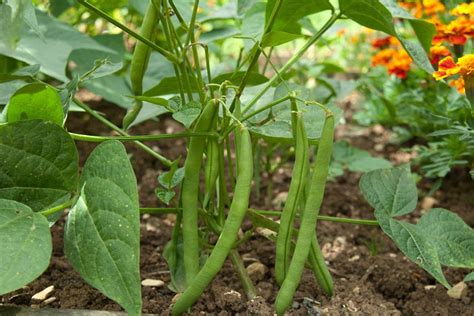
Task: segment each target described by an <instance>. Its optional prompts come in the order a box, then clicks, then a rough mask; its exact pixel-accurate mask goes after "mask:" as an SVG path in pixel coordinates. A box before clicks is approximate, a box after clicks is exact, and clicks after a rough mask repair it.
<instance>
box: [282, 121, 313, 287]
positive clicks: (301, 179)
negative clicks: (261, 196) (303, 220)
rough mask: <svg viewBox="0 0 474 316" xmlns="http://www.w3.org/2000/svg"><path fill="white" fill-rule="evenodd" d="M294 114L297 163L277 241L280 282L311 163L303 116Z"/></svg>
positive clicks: (284, 271) (288, 255)
mask: <svg viewBox="0 0 474 316" xmlns="http://www.w3.org/2000/svg"><path fill="white" fill-rule="evenodd" d="M294 116H295V119H294V120H293V122H292V123H293V124H294V126H293V129H294V134H295V138H296V146H295V148H296V154H295V164H294V168H293V173H292V175H291V178H292V179H291V183H290V189H289V191H288V198H287V199H286V203H285V207H284V208H283V213H282V216H281V218H280V228H279V230H278V235H277V241H276V256H275V277H276V280H277V282H278V283H279V284H282V283H283V281H284V279H285V275H286V272H287V270H288V267H289V265H290V258H291V238H292V233H293V223H294V219H295V215H296V212H297V210H298V206H299V205H300V201H301V199H302V198H303V196H304V187H305V183H306V177H307V174H308V165H309V158H308V156H309V147H308V146H309V144H308V138H307V136H306V130H305V127H304V122H303V118H302V117H301V114H300V113H294Z"/></svg>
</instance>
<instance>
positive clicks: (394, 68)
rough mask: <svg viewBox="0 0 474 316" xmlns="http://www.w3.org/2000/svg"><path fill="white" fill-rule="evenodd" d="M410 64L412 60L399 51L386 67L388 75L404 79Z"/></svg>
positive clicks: (402, 51)
mask: <svg viewBox="0 0 474 316" xmlns="http://www.w3.org/2000/svg"><path fill="white" fill-rule="evenodd" d="M411 63H412V59H411V57H410V55H408V53H407V52H406V51H404V50H399V51H397V54H396V55H395V56H393V59H392V60H391V61H390V62H389V64H388V65H387V69H388V73H389V74H392V75H395V76H397V77H398V78H400V79H406V77H407V75H408V71H409V70H410V66H411Z"/></svg>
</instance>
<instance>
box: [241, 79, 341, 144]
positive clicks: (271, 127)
mask: <svg viewBox="0 0 474 316" xmlns="http://www.w3.org/2000/svg"><path fill="white" fill-rule="evenodd" d="M289 88H290V89H292V90H293V91H295V92H297V94H298V97H299V98H301V99H303V100H313V101H314V100H318V98H319V97H320V96H321V95H322V94H323V93H322V92H325V91H327V90H326V89H325V88H324V89H318V87H317V88H313V89H307V88H305V87H302V86H298V85H296V84H289ZM319 88H320V87H319ZM286 95H288V91H287V86H286V85H280V86H279V87H277V89H275V93H274V97H273V101H274V100H278V99H281V98H283V97H285V96H286ZM262 106H265V104H263V103H259V104H257V105H255V107H254V108H252V110H251V111H250V112H249V113H251V112H253V111H254V110H258V109H259V108H260V107H262ZM298 106H299V109H300V110H301V111H302V112H303V118H304V121H305V126H306V132H307V134H308V138H309V139H310V141H312V142H313V143H314V142H315V141H317V140H318V139H319V137H320V136H321V130H322V127H323V124H324V120H325V117H326V115H325V112H324V111H323V110H322V109H321V108H320V107H318V106H315V105H305V104H303V103H302V102H299V101H298ZM328 107H329V109H330V110H331V111H332V112H333V113H334V114H335V116H336V122H337V121H338V120H339V118H340V117H341V114H342V111H341V110H340V109H339V108H338V107H337V106H335V105H332V104H330V105H329V106H328ZM246 124H247V125H248V127H249V129H250V130H251V131H252V132H253V133H255V134H258V135H260V136H261V137H264V138H265V139H266V140H267V141H277V142H286V143H292V142H293V132H292V128H291V106H290V102H289V101H285V102H282V103H280V104H279V105H276V106H274V107H273V108H272V109H271V110H266V111H263V112H261V113H259V114H258V115H255V116H254V117H252V118H251V119H249V120H248V121H246Z"/></svg>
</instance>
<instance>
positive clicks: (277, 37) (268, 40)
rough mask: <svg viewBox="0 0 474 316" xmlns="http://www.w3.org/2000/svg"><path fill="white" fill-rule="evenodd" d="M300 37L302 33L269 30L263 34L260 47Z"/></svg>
mask: <svg viewBox="0 0 474 316" xmlns="http://www.w3.org/2000/svg"><path fill="white" fill-rule="evenodd" d="M301 37H303V35H300V34H293V33H288V32H282V31H271V32H268V33H267V34H265V35H264V36H263V39H262V47H272V46H273V47H275V46H278V45H282V44H285V43H288V42H291V41H293V40H296V39H298V38H301Z"/></svg>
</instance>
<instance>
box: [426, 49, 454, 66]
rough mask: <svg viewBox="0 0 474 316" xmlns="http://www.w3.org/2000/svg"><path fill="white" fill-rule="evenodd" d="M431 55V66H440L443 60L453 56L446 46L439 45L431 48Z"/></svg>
mask: <svg viewBox="0 0 474 316" xmlns="http://www.w3.org/2000/svg"><path fill="white" fill-rule="evenodd" d="M430 55H431V58H430V61H431V64H432V65H433V66H434V65H438V63H439V61H440V60H441V58H444V57H446V56H451V52H450V51H449V49H447V48H446V46H442V45H439V46H432V47H430Z"/></svg>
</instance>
